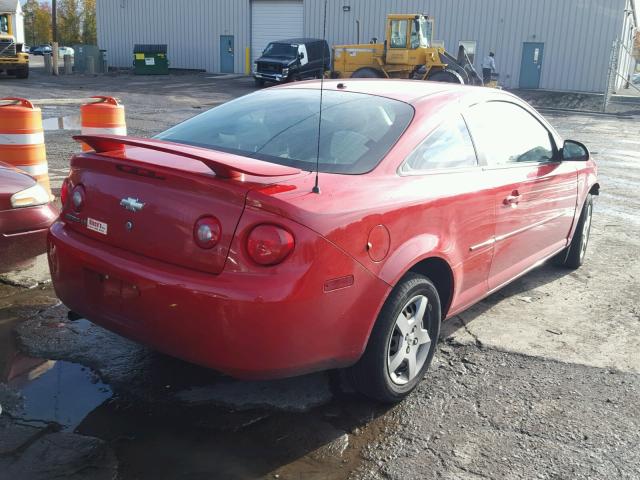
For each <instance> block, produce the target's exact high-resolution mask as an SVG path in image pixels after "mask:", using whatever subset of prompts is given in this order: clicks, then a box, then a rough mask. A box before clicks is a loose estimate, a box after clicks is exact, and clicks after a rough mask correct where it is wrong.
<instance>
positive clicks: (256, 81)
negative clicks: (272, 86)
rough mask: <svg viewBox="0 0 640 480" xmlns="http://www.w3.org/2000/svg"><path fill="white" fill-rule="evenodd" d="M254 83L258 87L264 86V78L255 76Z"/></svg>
mask: <svg viewBox="0 0 640 480" xmlns="http://www.w3.org/2000/svg"><path fill="white" fill-rule="evenodd" d="M253 83H254V84H255V86H256V87H258V88H262V87H264V80H263V79H261V78H254V79H253Z"/></svg>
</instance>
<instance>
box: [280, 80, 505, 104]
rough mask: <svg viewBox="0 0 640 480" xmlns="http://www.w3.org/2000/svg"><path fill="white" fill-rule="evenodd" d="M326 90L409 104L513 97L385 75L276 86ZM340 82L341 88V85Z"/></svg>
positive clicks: (494, 90) (480, 89)
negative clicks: (425, 100) (439, 98)
mask: <svg viewBox="0 0 640 480" xmlns="http://www.w3.org/2000/svg"><path fill="white" fill-rule="evenodd" d="M321 84H322V85H323V88H324V89H326V90H337V91H344V92H354V93H364V94H368V95H377V96H380V97H387V98H391V99H394V100H399V101H402V102H406V103H411V104H415V103H417V102H418V101H419V100H421V99H423V98H425V97H431V96H434V95H447V96H451V97H455V98H460V97H462V96H467V95H469V96H488V95H492V96H495V95H500V94H502V95H505V96H510V95H509V94H507V93H506V92H502V91H501V90H497V89H493V88H486V87H473V86H468V85H459V84H455V83H444V82H425V81H423V80H403V79H386V78H345V79H343V80H324V82H321V81H320V80H311V81H306V82H295V83H289V84H286V85H282V86H278V87H275V88H285V89H286V88H307V89H316V90H319V89H320V85H321ZM338 85H342V87H340V88H338Z"/></svg>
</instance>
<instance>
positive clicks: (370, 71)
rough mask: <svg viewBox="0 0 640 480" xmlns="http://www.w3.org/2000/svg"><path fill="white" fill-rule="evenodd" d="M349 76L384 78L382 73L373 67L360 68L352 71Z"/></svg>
mask: <svg viewBox="0 0 640 480" xmlns="http://www.w3.org/2000/svg"><path fill="white" fill-rule="evenodd" d="M351 78H384V75H383V73H382V72H381V71H380V70H376V69H375V68H361V69H359V70H356V71H355V72H353V74H352V75H351Z"/></svg>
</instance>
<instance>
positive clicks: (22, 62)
mask: <svg viewBox="0 0 640 480" xmlns="http://www.w3.org/2000/svg"><path fill="white" fill-rule="evenodd" d="M23 26H24V24H23V23H22V15H17V14H16V13H15V12H2V11H0V72H1V71H3V70H4V71H5V72H7V74H8V75H15V76H17V77H18V78H27V77H28V76H29V54H28V53H24V52H23V51H22V49H23V46H24V28H23Z"/></svg>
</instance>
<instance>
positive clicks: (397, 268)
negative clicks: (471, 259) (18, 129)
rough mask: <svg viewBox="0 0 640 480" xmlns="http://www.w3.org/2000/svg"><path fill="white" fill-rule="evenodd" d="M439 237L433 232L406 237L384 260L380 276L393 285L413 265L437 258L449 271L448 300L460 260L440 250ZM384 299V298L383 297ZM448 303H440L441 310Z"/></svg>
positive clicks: (453, 286) (451, 296) (451, 294)
mask: <svg viewBox="0 0 640 480" xmlns="http://www.w3.org/2000/svg"><path fill="white" fill-rule="evenodd" d="M439 247H441V242H440V238H439V237H438V236H436V235H433V234H429V233H426V234H423V235H419V236H417V237H413V238H410V239H408V240H407V241H406V242H405V243H404V244H403V245H401V246H399V247H398V248H396V249H395V250H394V252H393V253H392V254H391V256H390V257H389V258H388V259H387V260H386V261H385V263H384V265H383V267H382V269H381V270H380V273H379V276H380V278H381V279H382V280H383V281H384V282H385V283H387V284H389V285H390V286H392V287H395V286H396V285H397V284H398V282H399V281H400V279H401V278H402V277H403V276H404V275H406V273H407V272H408V271H409V270H411V268H413V267H414V266H415V265H417V264H418V263H420V262H422V261H423V260H427V259H430V258H437V259H439V260H442V261H443V262H444V263H446V264H447V266H448V267H449V270H450V272H451V284H452V291H451V292H450V296H449V300H451V299H453V296H454V295H453V294H454V291H455V285H456V283H457V282H456V278H457V275H456V273H455V272H456V267H457V265H458V264H459V263H460V262H456V261H455V260H454V259H453V258H452V255H451V254H450V253H453V252H450V253H449V252H444V251H442V250H441V248H439ZM385 301H386V298H385ZM447 307H448V305H442V308H443V311H445V310H446V309H447Z"/></svg>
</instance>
